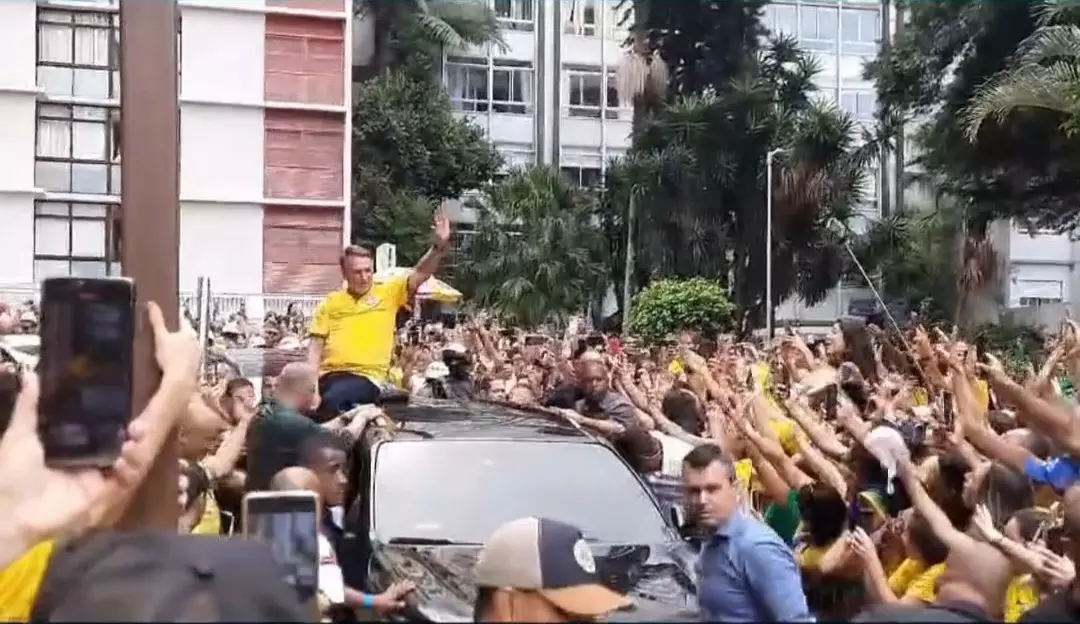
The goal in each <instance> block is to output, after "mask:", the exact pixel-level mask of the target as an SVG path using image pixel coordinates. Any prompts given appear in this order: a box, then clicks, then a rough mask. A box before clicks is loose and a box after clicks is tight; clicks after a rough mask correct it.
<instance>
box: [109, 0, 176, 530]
mask: <svg viewBox="0 0 1080 624" xmlns="http://www.w3.org/2000/svg"><path fill="white" fill-rule="evenodd" d="M178 19H179V10H178V8H177V5H176V0H155V1H154V2H145V1H140V0H122V2H121V3H120V79H121V91H120V127H121V130H122V135H121V140H122V143H121V146H120V155H121V166H122V171H123V180H122V186H121V193H120V195H121V211H122V212H121V215H122V219H123V221H122V230H121V245H122V247H121V261H122V264H123V268H124V274H125V275H126V276H128V277H131V278H132V279H134V280H135V292H136V298H137V300H138V304H139V306H140V307H144V306H145V304H146V302H148V301H154V302H156V303H157V304H158V305H160V306H161V311H162V312H163V313H164V314H165V319H166V323H167V324H168V325H169V326H171V327H176V325H177V321H178V318H177V317H178V313H179V307H180V306H179V301H178V292H177V291H178V287H179V284H178V282H179V275H178V268H177V264H178V258H179V251H180V239H179V232H180V227H179V226H180V163H179V158H180V108H179V103H178V101H177V92H178V90H179V89H178V84H177V83H178V80H179V76H178V71H177V69H178V65H177V51H176V47H177V46H176V44H177V41H176V39H177V28H178V25H179V24H178ZM137 318H138V321H137V323H136V326H135V371H134V372H135V378H134V380H133V384H132V385H133V388H134V392H133V395H134V396H133V406H132V407H133V409H134V410H135V412H136V413H138V412H140V411H141V410H142V409H143V408H144V407H146V404H147V402H149V400H150V398H151V397H152V396H153V394H154V392H155V391H156V390H157V387H158V384H159V383H160V380H161V375H160V373H159V372H158V367H157V363H156V362H155V360H154V337H153V334H152V333H151V328H150V326H149V324H148V323H147V320H146V314H145V313H140V314H138V315H137ZM176 484H177V449H176V441H175V438H174V437H170V439H169V441H168V442H167V443H166V444H165V447H164V448H163V450H162V452H161V454H160V455H159V456H158V458H157V460H156V461H155V463H154V466H153V467H152V468H151V469H150V473H149V475H147V477H146V481H145V482H144V483H143V485H142V487H141V488H140V489H139V491H138V492H136V494H135V496H134V498H133V500H132V501H131V504H130V506H129V507H128V510H127V512H126V514H125V516H124V518H123V519H121V521H120V528H123V529H129V530H130V529H147V528H155V529H165V530H173V531H175V530H176V520H177V515H178V509H177V507H176Z"/></svg>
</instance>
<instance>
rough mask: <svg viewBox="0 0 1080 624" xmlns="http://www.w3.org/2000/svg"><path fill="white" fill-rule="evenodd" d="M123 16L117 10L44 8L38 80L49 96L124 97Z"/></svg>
mask: <svg viewBox="0 0 1080 624" xmlns="http://www.w3.org/2000/svg"><path fill="white" fill-rule="evenodd" d="M119 19H120V18H119V16H118V15H117V14H116V13H114V12H109V13H102V12H94V11H52V10H47V9H42V10H39V11H38V33H37V35H38V41H37V82H38V86H39V87H41V88H42V89H43V90H44V91H45V94H46V95H52V96H61V97H64V96H66V97H79V98H86V99H91V100H113V99H116V98H117V97H119V95H118V94H119V89H120V56H119V47H120V46H119V43H120V21H119Z"/></svg>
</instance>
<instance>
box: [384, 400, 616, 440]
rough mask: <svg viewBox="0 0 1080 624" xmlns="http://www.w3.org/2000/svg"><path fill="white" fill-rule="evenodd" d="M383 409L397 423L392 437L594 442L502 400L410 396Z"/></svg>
mask: <svg viewBox="0 0 1080 624" xmlns="http://www.w3.org/2000/svg"><path fill="white" fill-rule="evenodd" d="M384 409H385V410H386V412H387V414H388V415H389V416H390V417H391V418H392V419H394V421H395V422H396V423H397V426H398V434H397V435H395V439H413V440H415V439H457V440H516V441H533V442H543V441H562V442H585V443H596V442H597V440H596V438H594V437H593V436H591V435H589V434H588V433H586V432H584V431H583V430H582V429H580V428H579V427H577V426H575V425H573V424H571V423H569V422H568V421H565V420H561V419H560V418H559V417H558V416H555V415H550V414H547V413H545V412H541V411H539V410H530V409H519V408H515V407H511V406H509V405H505V404H501V403H492V402H488V401H466V402H460V401H442V400H435V399H424V398H416V397H412V398H410V400H409V402H408V403H407V404H389V405H385V406H384ZM409 434H412V435H409Z"/></svg>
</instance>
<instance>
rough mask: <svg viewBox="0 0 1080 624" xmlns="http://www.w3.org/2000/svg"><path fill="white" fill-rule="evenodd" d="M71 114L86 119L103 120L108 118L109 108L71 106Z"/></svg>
mask: <svg viewBox="0 0 1080 624" xmlns="http://www.w3.org/2000/svg"><path fill="white" fill-rule="evenodd" d="M71 116H72V117H74V118H75V119H83V120H87V121H105V120H107V119H108V118H109V109H108V108H106V107H104V106H73V107H72V108H71Z"/></svg>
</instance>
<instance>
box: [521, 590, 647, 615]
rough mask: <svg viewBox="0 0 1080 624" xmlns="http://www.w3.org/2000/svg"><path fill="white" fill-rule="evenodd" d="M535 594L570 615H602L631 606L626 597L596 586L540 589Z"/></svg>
mask: <svg viewBox="0 0 1080 624" xmlns="http://www.w3.org/2000/svg"><path fill="white" fill-rule="evenodd" d="M537 593H538V594H540V595H541V596H543V597H544V598H545V599H546V600H548V601H549V602H551V603H552V604H553V605H555V606H556V607H558V608H559V609H561V610H562V611H565V612H566V613H569V614H570V615H588V616H595V615H604V614H607V613H611V612H612V611H617V610H619V609H623V608H626V607H629V606H630V605H631V604H633V602H632V601H631V600H630V599H629V598H627V597H626V596H623V595H622V594H618V593H615V592H614V591H612V590H610V589H608V588H607V587H604V586H603V585H598V584H594V585H578V586H576V587H560V588H559V589H541V590H539V591H537Z"/></svg>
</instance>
